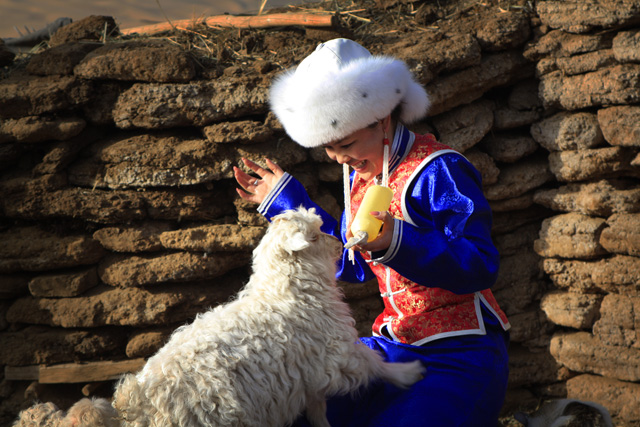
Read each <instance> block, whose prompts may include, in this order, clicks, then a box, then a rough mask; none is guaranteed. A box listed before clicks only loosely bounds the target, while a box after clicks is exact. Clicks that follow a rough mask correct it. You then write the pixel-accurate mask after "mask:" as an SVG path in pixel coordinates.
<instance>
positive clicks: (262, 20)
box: [120, 13, 337, 35]
mask: <svg viewBox="0 0 640 427" xmlns="http://www.w3.org/2000/svg"><path fill="white" fill-rule="evenodd" d="M336 23H337V17H336V16H335V15H319V14H314V13H272V14H270V15H257V16H235V15H218V16H210V17H208V18H204V19H197V20H194V19H181V20H178V21H173V22H172V23H171V24H170V23H168V22H163V23H160V24H154V25H144V26H142V27H135V28H126V29H124V30H120V32H121V33H122V34H124V35H129V34H134V33H137V34H145V35H150V34H157V33H160V32H162V31H169V30H172V29H174V28H179V29H180V28H188V27H191V26H193V25H194V24H205V25H207V26H209V27H226V28H267V27H281V26H288V25H300V26H304V27H333V26H334V25H336Z"/></svg>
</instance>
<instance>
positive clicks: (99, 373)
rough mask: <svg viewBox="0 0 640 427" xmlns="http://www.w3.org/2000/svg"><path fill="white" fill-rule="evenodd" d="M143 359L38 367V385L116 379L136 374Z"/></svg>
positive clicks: (142, 364) (142, 363) (141, 365)
mask: <svg viewBox="0 0 640 427" xmlns="http://www.w3.org/2000/svg"><path fill="white" fill-rule="evenodd" d="M144 364H145V359H143V358H140V359H131V360H122V361H118V362H113V361H105V362H88V363H64V364H61V365H51V366H45V365H42V366H40V369H39V378H38V381H39V382H40V384H60V383H88V382H94V381H109V380H115V379H118V378H119V377H120V376H121V375H122V374H125V373H128V372H131V373H135V372H138V371H139V370H140V369H142V367H143V366H144Z"/></svg>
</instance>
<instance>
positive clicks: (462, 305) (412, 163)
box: [351, 135, 508, 344]
mask: <svg viewBox="0 0 640 427" xmlns="http://www.w3.org/2000/svg"><path fill="white" fill-rule="evenodd" d="M444 149H449V147H447V146H446V145H444V144H441V143H438V142H437V141H436V140H435V138H434V137H433V135H416V140H415V142H414V144H413V147H412V148H411V151H410V152H409V154H408V155H407V158H406V159H405V160H404V161H403V162H402V163H401V164H400V165H399V166H398V167H397V168H396V169H395V170H394V171H393V173H392V174H391V175H390V177H389V187H390V188H391V189H392V190H393V194H394V195H393V200H392V201H391V207H390V208H389V211H390V212H391V214H392V215H393V216H394V217H395V218H398V219H404V217H403V214H402V200H401V197H402V192H403V189H404V186H405V185H406V184H407V182H408V179H409V177H410V176H411V174H412V173H413V171H414V170H415V169H416V168H417V167H418V165H420V163H421V162H422V160H423V159H425V158H426V157H427V156H429V155H430V154H432V153H434V152H436V151H439V150H444ZM371 185H373V182H372V181H370V182H365V181H364V180H361V179H356V181H355V182H354V185H353V189H352V192H351V211H352V218H353V217H354V216H355V213H356V212H357V211H358V208H359V207H360V204H361V203H362V199H363V198H364V195H365V193H366V191H367V189H368V188H369V187H370V186H371ZM363 256H364V258H365V259H369V256H368V254H363ZM370 266H371V269H372V271H373V273H374V274H375V275H376V277H377V278H378V285H379V288H380V293H381V294H382V295H383V301H384V311H383V312H382V313H381V314H380V315H379V316H378V317H377V319H376V321H375V322H374V324H373V332H374V333H375V334H378V335H382V333H381V328H382V326H383V325H384V324H387V325H388V328H390V329H391V331H392V333H393V334H394V335H395V336H396V337H397V339H398V340H399V341H400V342H402V343H404V344H412V343H415V342H417V341H421V340H424V339H426V338H428V337H431V336H434V335H438V334H446V333H451V332H459V331H467V330H474V329H475V330H477V329H478V328H479V327H480V324H479V319H478V313H477V312H476V302H475V294H466V295H457V294H454V293H453V292H450V291H447V290H445V289H441V288H429V287H425V286H421V285H418V284H416V283H414V282H412V281H410V280H409V279H407V278H405V277H403V276H401V275H400V274H398V273H397V272H396V271H394V270H393V269H390V274H391V280H390V287H391V289H387V288H386V271H385V266H384V265H382V264H377V265H373V264H370ZM480 294H481V295H482V296H483V297H484V298H485V300H486V301H487V303H488V304H489V305H490V306H491V308H492V309H493V311H494V312H495V313H496V314H497V315H498V316H499V317H500V319H501V321H502V322H503V324H507V323H508V321H507V317H506V316H505V314H504V313H503V312H502V310H501V309H500V307H499V306H498V303H497V302H496V300H495V298H494V296H493V294H492V293H491V290H489V289H486V290H484V291H482V292H480Z"/></svg>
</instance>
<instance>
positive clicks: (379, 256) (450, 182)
mask: <svg viewBox="0 0 640 427" xmlns="http://www.w3.org/2000/svg"><path fill="white" fill-rule="evenodd" d="M270 103H271V109H272V110H273V111H274V113H275V114H276V116H277V117H278V119H279V120H280V121H281V122H282V124H283V126H284V128H285V130H286V132H287V133H288V134H289V136H290V137H291V138H292V139H293V140H294V141H296V142H297V143H299V144H300V145H302V146H304V147H309V148H311V147H318V146H322V147H324V149H325V151H326V153H327V155H328V156H329V157H330V158H331V159H332V160H335V161H337V162H338V163H340V164H342V165H343V167H344V170H345V180H344V187H345V212H344V213H343V215H342V218H341V221H340V222H338V221H336V220H335V219H334V218H332V217H331V216H330V215H328V214H327V213H326V212H324V211H323V210H322V209H321V208H320V207H319V206H317V205H316V204H315V203H314V202H313V201H311V200H310V198H309V197H308V195H307V193H306V191H305V189H304V188H303V186H302V185H301V184H300V183H299V182H298V181H297V180H296V179H295V178H293V177H292V176H291V175H289V174H288V173H286V172H284V171H283V170H282V169H281V168H280V167H278V166H277V165H276V164H274V163H273V162H272V161H270V160H268V159H267V160H266V164H267V167H268V169H269V170H267V169H264V168H262V167H260V166H258V165H257V164H255V163H253V162H250V161H248V160H245V159H243V161H244V163H245V165H247V167H249V168H250V169H251V170H252V171H254V172H255V173H256V174H257V175H258V176H259V177H260V179H256V178H254V177H252V176H250V175H248V174H246V173H245V172H243V171H241V170H240V169H238V168H235V170H234V172H235V178H236V180H237V181H238V183H239V184H240V186H241V187H242V188H243V189H244V190H241V189H238V194H239V195H240V197H242V198H243V199H245V200H249V201H252V202H255V203H259V207H258V211H259V212H260V213H261V214H263V215H264V216H265V217H266V218H267V219H270V218H272V217H273V216H275V215H277V214H279V213H280V212H282V211H283V210H286V209H294V208H296V207H298V206H300V205H303V206H305V207H307V208H310V207H315V208H316V211H317V212H318V213H320V215H321V216H322V218H323V221H324V225H323V231H325V232H326V233H329V234H333V235H335V236H337V237H340V238H342V241H343V242H347V241H348V240H349V239H350V238H351V237H352V233H351V232H350V231H349V225H350V223H351V218H353V216H354V215H355V213H356V212H357V210H358V207H359V206H360V204H361V202H362V199H363V197H364V194H365V192H366V191H367V189H368V188H369V187H371V186H372V185H376V184H381V185H385V186H388V187H389V188H391V190H392V191H393V199H392V202H391V206H390V208H389V210H388V211H387V212H371V215H373V216H374V217H376V218H378V219H379V220H381V221H382V223H383V226H382V231H381V232H380V234H379V236H378V237H377V238H376V239H374V240H373V241H370V242H368V243H367V242H359V243H356V244H355V246H353V247H352V248H351V249H345V250H344V252H343V258H342V260H341V262H340V265H339V268H338V278H339V279H340V280H342V281H347V282H362V281H367V280H370V279H371V278H373V277H374V276H375V277H377V281H378V284H379V288H380V296H381V298H382V299H383V302H384V310H383V312H382V313H380V315H379V316H378V317H377V319H376V320H375V322H374V324H373V327H372V332H373V336H372V337H368V338H362V341H363V343H364V344H366V345H368V346H370V347H371V348H373V349H376V350H378V351H379V352H380V353H381V354H382V355H383V356H384V357H385V359H386V360H388V361H398V362H401V361H410V360H415V359H419V360H421V361H422V362H423V363H424V364H425V366H426V368H427V374H426V376H425V378H424V379H423V380H421V381H419V382H418V383H416V384H414V386H412V387H411V389H409V390H400V389H398V388H396V387H393V386H391V385H389V384H385V383H382V382H378V383H375V384H372V385H371V386H369V387H367V388H366V389H365V390H362V391H361V393H359V394H358V395H357V396H342V397H334V398H332V399H330V400H329V402H328V409H327V415H328V417H329V420H330V422H331V425H332V426H403V427H404V426H422V425H425V426H426V425H429V426H495V425H497V423H498V415H499V412H500V408H501V406H502V403H503V401H504V396H505V391H506V386H507V378H508V366H507V363H508V356H507V346H508V332H507V330H508V329H509V322H508V320H507V318H506V316H505V314H504V313H503V312H502V310H501V309H500V307H499V306H498V303H497V302H496V300H495V298H494V297H493V294H492V293H491V290H490V289H489V288H490V287H491V286H492V285H493V283H494V282H495V280H496V276H497V272H498V263H499V255H498V252H497V250H496V248H495V246H494V245H493V242H492V240H491V235H490V233H491V211H490V208H489V204H488V202H487V201H486V199H485V198H484V196H483V194H482V187H481V179H480V175H479V173H478V172H477V170H476V169H475V168H474V167H473V166H472V165H471V164H470V163H469V162H468V161H467V160H466V159H465V158H464V157H463V156H462V155H461V154H459V153H457V152H455V151H454V150H451V149H449V148H448V147H446V146H444V145H442V144H440V143H438V142H437V141H436V140H435V138H434V136H433V135H430V134H428V135H417V134H414V133H413V132H411V131H409V130H408V129H407V128H406V127H405V124H409V123H411V122H414V121H416V120H418V119H420V118H422V117H423V116H424V115H425V114H426V111H427V108H428V105H429V101H428V97H427V94H426V92H425V90H424V88H423V87H422V86H421V85H420V84H418V83H417V82H415V81H414V79H413V77H412V75H411V73H410V71H409V70H408V68H407V66H406V64H405V63H404V62H402V61H400V60H397V59H394V58H391V57H385V56H372V55H371V54H370V53H369V51H367V50H366V49H365V48H364V47H362V46H360V45H359V44H357V43H355V42H353V41H351V40H347V39H336V40H331V41H328V42H326V43H323V44H321V45H319V46H318V48H317V49H316V50H315V51H314V52H313V53H312V54H311V55H309V56H308V57H307V58H305V59H304V60H303V61H302V62H301V63H300V64H299V65H298V67H297V68H295V69H293V70H290V71H288V72H285V73H284V74H282V75H281V76H280V77H278V78H277V79H276V80H275V82H274V83H273V86H272V88H271V92H270ZM349 168H351V169H353V172H351V173H349ZM321 333H323V331H318V334H321ZM299 424H300V425H304V420H302V419H301V420H300V422H299Z"/></svg>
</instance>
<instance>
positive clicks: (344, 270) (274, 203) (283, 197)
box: [258, 172, 374, 283]
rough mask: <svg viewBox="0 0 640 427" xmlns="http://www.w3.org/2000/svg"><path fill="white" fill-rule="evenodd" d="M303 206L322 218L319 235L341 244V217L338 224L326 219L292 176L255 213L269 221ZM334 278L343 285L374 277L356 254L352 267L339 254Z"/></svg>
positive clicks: (342, 226)
mask: <svg viewBox="0 0 640 427" xmlns="http://www.w3.org/2000/svg"><path fill="white" fill-rule="evenodd" d="M300 206H303V207H305V208H307V209H310V208H315V210H316V213H317V214H318V215H320V217H321V218H322V231H323V232H324V233H327V234H330V235H332V236H334V237H337V238H338V239H340V240H341V241H342V242H343V243H345V242H346V240H345V237H344V235H345V233H344V230H345V229H346V227H345V225H344V222H345V219H344V213H343V214H342V218H341V221H340V223H338V221H337V220H336V219H335V218H333V217H332V216H331V215H329V214H328V213H327V212H326V211H325V210H324V209H322V208H321V207H320V206H319V205H318V204H316V203H315V202H313V201H312V200H311V198H310V197H309V195H308V194H307V191H306V190H305V188H304V186H303V185H302V184H301V183H300V181H298V180H297V179H295V178H294V177H293V176H292V175H290V174H288V173H286V172H285V174H284V175H283V176H282V177H281V178H280V179H279V180H278V182H277V183H276V186H275V187H274V188H273V189H272V190H271V192H270V193H269V194H268V195H267V197H265V199H264V200H263V202H262V203H261V204H260V206H258V212H259V213H260V214H262V215H263V216H264V217H265V218H266V219H267V220H268V221H271V219H272V218H273V217H274V216H276V215H278V214H280V213H282V212H284V211H286V210H290V209H297V208H299V207H300ZM336 277H337V278H338V279H339V280H342V281H345V282H351V283H356V282H365V281H367V280H370V279H372V278H373V277H374V275H373V272H372V271H371V269H370V268H369V266H368V264H367V263H366V262H365V261H364V259H363V258H362V257H361V256H360V253H358V252H356V253H355V261H354V263H353V264H352V263H351V261H350V260H349V255H348V251H346V250H344V251H343V252H342V259H340V260H339V261H338V272H337V274H336Z"/></svg>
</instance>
